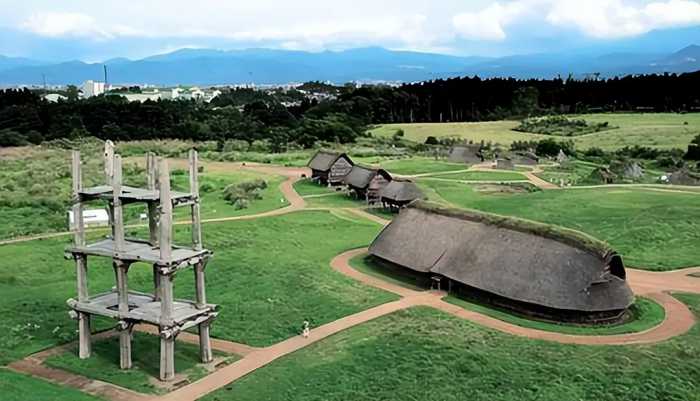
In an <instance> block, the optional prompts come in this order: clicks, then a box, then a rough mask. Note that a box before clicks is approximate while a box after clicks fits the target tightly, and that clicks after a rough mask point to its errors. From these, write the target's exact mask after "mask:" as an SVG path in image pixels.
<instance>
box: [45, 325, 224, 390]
mask: <svg viewBox="0 0 700 401" xmlns="http://www.w3.org/2000/svg"><path fill="white" fill-rule="evenodd" d="M132 347H133V354H132V358H133V364H134V366H133V368H132V369H130V370H121V369H119V338H118V337H117V336H114V337H111V338H109V339H104V340H101V341H95V342H94V343H93V349H92V351H93V352H92V356H91V357H90V358H89V359H79V358H78V350H77V347H74V349H72V350H70V351H69V352H65V353H63V354H59V355H54V356H51V357H49V358H48V359H47V360H46V362H45V364H46V365H48V366H50V367H53V368H57V369H63V370H66V371H69V372H72V373H75V374H78V375H81V376H85V377H89V378H91V379H95V380H101V381H104V382H108V383H113V384H116V385H118V386H121V387H124V388H128V389H130V390H134V391H137V392H139V393H152V394H160V393H164V392H165V390H164V389H163V388H161V387H157V386H154V385H153V379H157V378H158V375H159V373H160V337H157V336H152V335H148V334H143V333H138V332H136V333H135V334H134V339H133V342H132ZM176 348H177V353H176V354H175V356H176V357H175V367H176V369H177V373H178V375H183V378H186V379H187V381H189V382H193V381H195V380H197V379H199V378H202V377H203V376H205V375H206V374H207V370H206V369H205V367H204V366H202V365H201V364H200V361H199V347H198V346H197V345H192V344H187V343H183V342H178V343H177V345H176ZM215 357H223V358H225V359H224V361H225V363H231V362H233V361H235V360H236V359H237V357H235V356H233V355H229V356H225V357H224V356H223V355H221V354H217V353H215Z"/></svg>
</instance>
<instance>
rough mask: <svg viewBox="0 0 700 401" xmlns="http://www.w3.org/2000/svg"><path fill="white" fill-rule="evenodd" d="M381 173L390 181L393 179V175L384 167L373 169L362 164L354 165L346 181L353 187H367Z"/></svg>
mask: <svg viewBox="0 0 700 401" xmlns="http://www.w3.org/2000/svg"><path fill="white" fill-rule="evenodd" d="M377 174H380V175H382V176H383V177H384V178H386V179H387V180H388V181H391V175H390V174H389V173H388V172H387V171H386V170H382V169H372V168H369V167H364V166H360V165H357V164H356V165H354V166H353V167H352V170H351V171H350V173H349V174H348V175H347V176H346V177H345V180H344V183H345V184H346V185H349V186H351V187H353V188H367V187H368V186H369V183H370V182H371V181H372V179H373V178H374V177H375V176H376V175H377Z"/></svg>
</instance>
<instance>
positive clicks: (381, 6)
mask: <svg viewBox="0 0 700 401" xmlns="http://www.w3.org/2000/svg"><path fill="white" fill-rule="evenodd" d="M0 9H1V10H2V13H0V54H2V55H6V56H15V57H28V58H34V59H39V60H54V61H65V60H73V59H80V60H83V61H104V60H106V59H110V58H114V57H127V58H132V59H137V58H141V57H146V56H149V55H153V54H160V53H166V52H169V51H173V50H176V49H179V48H183V47H193V48H216V49H242V48H252V47H265V48H278V49H293V50H307V51H323V50H342V49H346V48H354V47H367V46H382V47H386V48H390V49H402V50H417V51H429V52H437V53H446V54H456V55H481V56H504V55H510V54H524V53H543V52H554V51H559V52H561V51H580V52H585V51H589V52H596V51H597V52H604V51H613V50H629V51H643V50H650V49H651V50H654V48H655V46H656V47H663V46H666V45H667V44H668V45H672V46H680V45H689V44H692V43H693V40H694V39H695V38H697V37H698V36H697V34H698V33H700V0H559V1H553V0H502V1H484V0H474V1H470V0H432V1H429V0H380V1H377V0H353V1H331V0H285V1H279V0H254V1H249V0H236V1H230V0H228V1H226V0H196V1H192V0H140V1H136V0H121V1H109V0H104V1H94V0H61V1H56V0H23V1H21V2H18V1H16V0H0ZM697 41H700V39H697ZM675 50H678V49H669V51H675Z"/></svg>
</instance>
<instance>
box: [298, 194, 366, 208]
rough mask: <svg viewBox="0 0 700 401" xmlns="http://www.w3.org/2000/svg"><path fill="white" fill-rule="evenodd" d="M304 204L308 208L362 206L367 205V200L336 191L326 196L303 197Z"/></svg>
mask: <svg viewBox="0 0 700 401" xmlns="http://www.w3.org/2000/svg"><path fill="white" fill-rule="evenodd" d="M305 200H306V206H307V207H310V208H314V207H320V208H339V207H352V208H358V207H364V206H367V202H365V201H364V200H361V199H355V198H354V197H352V196H350V195H348V194H346V193H345V192H342V191H338V192H335V193H331V194H330V195H327V196H319V197H311V198H305Z"/></svg>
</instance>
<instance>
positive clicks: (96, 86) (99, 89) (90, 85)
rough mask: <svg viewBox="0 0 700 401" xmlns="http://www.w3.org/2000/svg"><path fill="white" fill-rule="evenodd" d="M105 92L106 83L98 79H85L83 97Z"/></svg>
mask: <svg viewBox="0 0 700 401" xmlns="http://www.w3.org/2000/svg"><path fill="white" fill-rule="evenodd" d="M103 93H105V83H104V82H98V81H92V80H90V81H85V82H83V97H84V98H89V97H93V96H99V95H101V94H103Z"/></svg>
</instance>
